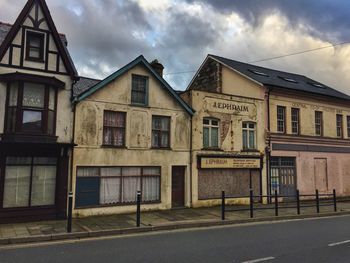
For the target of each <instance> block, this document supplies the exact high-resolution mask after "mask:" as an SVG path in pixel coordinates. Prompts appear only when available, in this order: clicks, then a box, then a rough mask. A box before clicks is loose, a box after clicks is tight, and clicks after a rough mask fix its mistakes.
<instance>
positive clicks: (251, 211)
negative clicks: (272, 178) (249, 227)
mask: <svg viewBox="0 0 350 263" xmlns="http://www.w3.org/2000/svg"><path fill="white" fill-rule="evenodd" d="M253 198H254V196H253V190H252V189H250V191H249V209H250V218H253V217H254V199H253Z"/></svg>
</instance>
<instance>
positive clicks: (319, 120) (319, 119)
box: [315, 111, 323, 136]
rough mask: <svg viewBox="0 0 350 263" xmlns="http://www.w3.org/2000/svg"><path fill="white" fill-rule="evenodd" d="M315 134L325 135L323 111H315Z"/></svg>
mask: <svg viewBox="0 0 350 263" xmlns="http://www.w3.org/2000/svg"><path fill="white" fill-rule="evenodd" d="M315 134H316V136H323V112H322V111H315Z"/></svg>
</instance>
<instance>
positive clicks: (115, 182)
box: [76, 167, 160, 207]
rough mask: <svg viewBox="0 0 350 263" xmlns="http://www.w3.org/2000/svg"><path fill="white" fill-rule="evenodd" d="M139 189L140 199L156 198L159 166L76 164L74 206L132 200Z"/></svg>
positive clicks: (158, 194) (150, 199)
mask: <svg viewBox="0 0 350 263" xmlns="http://www.w3.org/2000/svg"><path fill="white" fill-rule="evenodd" d="M137 191H141V196H142V202H143V203H151V202H159V201H160V167H79V168H78V169H77V186H76V206H77V207H84V206H98V205H113V204H126V205H128V204H132V203H135V202H136V193H137Z"/></svg>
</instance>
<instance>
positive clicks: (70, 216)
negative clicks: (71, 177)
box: [67, 192, 73, 233]
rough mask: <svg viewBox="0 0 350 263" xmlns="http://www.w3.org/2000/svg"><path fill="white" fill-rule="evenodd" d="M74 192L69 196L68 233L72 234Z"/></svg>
mask: <svg viewBox="0 0 350 263" xmlns="http://www.w3.org/2000/svg"><path fill="white" fill-rule="evenodd" d="M72 214H73V192H69V194H68V216H67V233H72Z"/></svg>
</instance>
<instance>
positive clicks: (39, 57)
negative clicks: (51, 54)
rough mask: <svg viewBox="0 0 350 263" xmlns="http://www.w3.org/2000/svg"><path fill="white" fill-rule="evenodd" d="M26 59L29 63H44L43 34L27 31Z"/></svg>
mask: <svg viewBox="0 0 350 263" xmlns="http://www.w3.org/2000/svg"><path fill="white" fill-rule="evenodd" d="M26 39H27V44H26V59H27V60H31V61H39V62H42V61H44V42H45V35H44V34H43V33H38V32H33V31H27V32H26Z"/></svg>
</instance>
